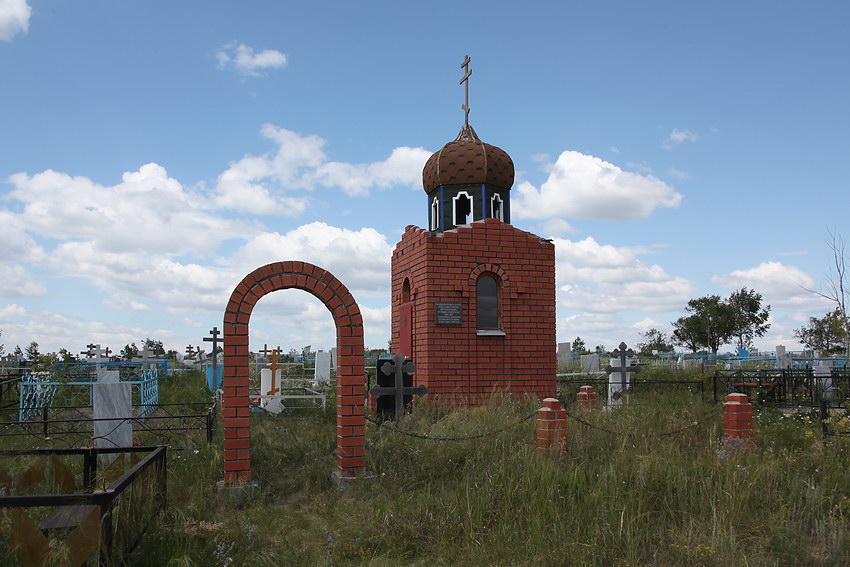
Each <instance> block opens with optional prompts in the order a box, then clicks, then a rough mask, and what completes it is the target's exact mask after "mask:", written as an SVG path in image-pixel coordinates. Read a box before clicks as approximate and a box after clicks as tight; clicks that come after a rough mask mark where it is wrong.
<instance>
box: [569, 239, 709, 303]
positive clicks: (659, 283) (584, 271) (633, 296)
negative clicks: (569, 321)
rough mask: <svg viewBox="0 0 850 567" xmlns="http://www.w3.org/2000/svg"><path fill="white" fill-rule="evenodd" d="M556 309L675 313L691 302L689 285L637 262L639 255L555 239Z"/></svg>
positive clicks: (591, 241) (591, 242) (628, 250)
mask: <svg viewBox="0 0 850 567" xmlns="http://www.w3.org/2000/svg"><path fill="white" fill-rule="evenodd" d="M553 242H554V244H555V259H556V260H555V265H556V282H557V284H558V286H559V287H558V305H559V306H560V307H562V308H567V309H574V310H579V311H583V312H585V313H613V312H618V311H626V310H637V311H644V312H653V311H656V312H664V311H673V310H677V309H681V308H682V306H684V305H685V304H686V303H687V301H688V299H691V298H692V297H694V293H695V288H694V286H693V284H692V283H691V282H690V281H689V280H687V279H685V278H682V277H677V276H671V275H670V274H668V273H667V272H666V271H665V270H664V269H663V268H662V267H661V266H658V265H647V264H644V263H643V262H641V261H640V260H639V259H638V258H637V253H640V252H643V250H642V249H635V248H617V247H614V246H611V245H602V244H599V243H598V242H596V240H595V239H593V238H590V237H588V238H585V239H584V240H581V241H577V242H574V241H571V240H566V239H560V238H556V239H554V241H553Z"/></svg>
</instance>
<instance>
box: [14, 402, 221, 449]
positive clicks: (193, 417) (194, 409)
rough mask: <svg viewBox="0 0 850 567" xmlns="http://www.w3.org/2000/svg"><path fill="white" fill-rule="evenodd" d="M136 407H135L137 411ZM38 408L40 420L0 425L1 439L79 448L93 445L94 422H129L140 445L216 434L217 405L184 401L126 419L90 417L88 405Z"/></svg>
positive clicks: (90, 410) (156, 405) (183, 441)
mask: <svg viewBox="0 0 850 567" xmlns="http://www.w3.org/2000/svg"><path fill="white" fill-rule="evenodd" d="M137 407H138V406H136V407H134V409H136V408H137ZM35 409H37V411H38V413H39V414H40V417H41V419H35V420H28V421H3V422H0V439H3V438H9V439H11V438H27V437H29V438H33V439H34V440H35V441H38V443H39V445H41V446H44V445H45V444H50V445H53V446H57V445H59V446H63V447H69V448H70V447H79V446H86V445H91V444H93V443H92V442H93V440H94V437H93V424H94V422H95V421H109V422H110V423H113V424H114V425H115V426H116V428H117V427H118V426H119V425H120V424H122V423H125V422H130V423H131V424H132V427H133V434H134V435H135V436H136V437H137V440H138V442H139V444H143V445H171V444H173V442H174V440H175V438H179V440H180V442H181V443H184V444H185V443H186V442H187V441H189V438H188V437H187V435H186V434H187V433H188V432H191V431H200V432H203V433H204V438H205V439H206V441H207V442H208V443H210V442H212V439H213V433H214V431H215V419H216V404H215V403H212V404H210V403H206V402H185V403H173V404H155V411H154V412H153V413H152V414H151V415H148V416H146V417H141V414H142V413H143V412H138V411H134V413H135V414H136V415H137V416H136V417H129V418H126V419H114V418H106V419H102V420H98V419H95V418H93V417H92V408H91V406H45V407H41V408H35Z"/></svg>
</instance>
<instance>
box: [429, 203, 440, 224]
mask: <svg viewBox="0 0 850 567" xmlns="http://www.w3.org/2000/svg"><path fill="white" fill-rule="evenodd" d="M431 230H440V202H439V201H438V200H437V197H434V200H433V201H431Z"/></svg>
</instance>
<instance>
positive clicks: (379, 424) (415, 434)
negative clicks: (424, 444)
mask: <svg viewBox="0 0 850 567" xmlns="http://www.w3.org/2000/svg"><path fill="white" fill-rule="evenodd" d="M535 415H537V410H536V409H535V410H534V411H533V412H531V413H530V414H528V415H527V416H525V417H523V418H522V419H520V420H519V421H516V422H515V423H512V424H510V425H506V426H505V427H501V428H499V429H494V430H493V431H487V432H485V433H479V434H478V435H468V436H465V437H434V436H432V435H422V434H419V433H411V432H409V431H399V430H398V429H395V428H388V427H384V423H387V422H380V421H377V420H376V419H374V418H371V417H369V416H368V415H367V416H366V420H367V421H369V422H370V423H374V424H375V425H377V426H379V427H382V428H383V429H389V430H390V431H392V432H393V433H398V434H399V435H406V436H408V437H414V438H416V439H424V440H427V441H469V440H472V439H482V438H484V437H489V436H491V435H496V434H497V433H502V432H503V431H507V430H508V429H513V428H514V427H518V426H520V425H522V424H523V423H525V422H526V421H528V420H529V419H531V418H532V417H534V416H535Z"/></svg>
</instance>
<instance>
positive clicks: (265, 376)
mask: <svg viewBox="0 0 850 567" xmlns="http://www.w3.org/2000/svg"><path fill="white" fill-rule="evenodd" d="M278 358H280V350H278V349H274V350H273V351H272V352H271V361H270V362H269V363H268V364H267V365H266V366H264V367H263V368H262V369H260V407H261V408H263V409H264V410H266V411H267V412H269V413H273V414H275V415H277V414H279V413H280V412H281V411H283V403H282V402H281V398H280V384H281V380H282V379H283V366H281V365H280V364H278V362H277V361H278Z"/></svg>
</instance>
